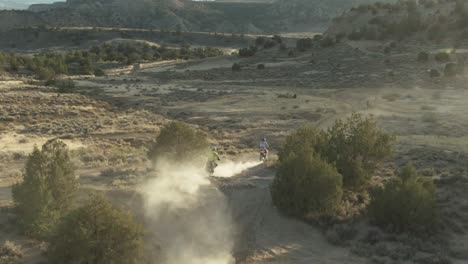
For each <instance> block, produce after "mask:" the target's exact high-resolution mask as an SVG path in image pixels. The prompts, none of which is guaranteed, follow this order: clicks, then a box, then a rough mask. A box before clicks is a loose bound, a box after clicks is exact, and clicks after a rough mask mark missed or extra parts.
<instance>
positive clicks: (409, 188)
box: [369, 165, 436, 233]
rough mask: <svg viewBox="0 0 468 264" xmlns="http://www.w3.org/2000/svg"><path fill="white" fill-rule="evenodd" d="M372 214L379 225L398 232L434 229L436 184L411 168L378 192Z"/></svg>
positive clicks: (370, 206) (373, 195)
mask: <svg viewBox="0 0 468 264" xmlns="http://www.w3.org/2000/svg"><path fill="white" fill-rule="evenodd" d="M369 214H370V217H371V218H372V219H373V221H374V222H375V223H376V224H377V225H379V226H382V227H384V228H388V229H391V230H393V231H396V232H416V233H419V232H424V231H428V230H432V228H433V227H434V225H435V223H436V197H435V185H434V184H433V182H432V181H431V180H429V179H424V178H422V177H420V176H419V175H418V174H417V172H416V169H415V168H414V167H413V166H411V165H407V166H406V167H405V168H404V169H403V170H402V171H401V172H400V174H399V175H398V177H397V178H396V179H393V180H391V181H389V182H388V183H386V184H385V186H384V187H383V188H378V189H376V190H374V192H373V193H372V201H371V204H370V205H369ZM432 231H433V230H432ZM432 231H431V232H432Z"/></svg>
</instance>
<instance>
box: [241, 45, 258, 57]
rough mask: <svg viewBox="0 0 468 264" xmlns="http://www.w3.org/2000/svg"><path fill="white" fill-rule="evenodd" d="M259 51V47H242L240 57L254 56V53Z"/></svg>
mask: <svg viewBox="0 0 468 264" xmlns="http://www.w3.org/2000/svg"><path fill="white" fill-rule="evenodd" d="M256 52H257V47H254V46H252V47H250V48H242V49H239V56H240V57H252V56H253V55H255V53H256Z"/></svg>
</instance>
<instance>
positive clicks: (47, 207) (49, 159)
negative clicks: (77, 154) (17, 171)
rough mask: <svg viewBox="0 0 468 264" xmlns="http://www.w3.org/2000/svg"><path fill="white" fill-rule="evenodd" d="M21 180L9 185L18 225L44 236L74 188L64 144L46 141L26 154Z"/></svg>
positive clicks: (69, 201)
mask: <svg viewBox="0 0 468 264" xmlns="http://www.w3.org/2000/svg"><path fill="white" fill-rule="evenodd" d="M23 178H24V179H23V182H21V183H18V184H16V185H14V186H13V189H12V193H13V201H14V202H15V212H16V214H17V216H18V220H17V223H18V225H19V227H20V228H21V229H22V230H23V231H24V232H25V233H27V234H30V235H33V236H37V237H44V236H47V235H48V234H50V231H51V229H52V228H53V227H54V225H55V224H56V223H57V221H58V220H59V219H60V218H61V217H62V216H63V215H64V214H65V213H66V212H67V210H68V209H69V208H70V205H71V203H72V198H73V196H74V193H75V191H76V190H77V188H78V181H77V179H76V177H75V171H74V166H73V164H72V162H71V159H70V156H69V153H68V148H67V146H66V145H65V143H63V142H62V141H60V140H55V139H54V140H50V141H48V142H46V143H45V144H44V145H43V146H42V149H41V150H39V149H38V148H35V149H34V151H33V152H32V153H31V154H30V155H29V157H28V159H27V161H26V166H25V172H24V174H23Z"/></svg>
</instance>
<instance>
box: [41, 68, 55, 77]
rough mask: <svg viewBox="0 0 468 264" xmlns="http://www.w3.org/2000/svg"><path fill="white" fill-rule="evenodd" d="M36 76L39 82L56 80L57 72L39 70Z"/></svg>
mask: <svg viewBox="0 0 468 264" xmlns="http://www.w3.org/2000/svg"><path fill="white" fill-rule="evenodd" d="M36 75H37V78H38V79H39V80H51V79H54V78H55V72H54V71H53V70H52V69H49V68H46V67H41V68H38V69H37V70H36Z"/></svg>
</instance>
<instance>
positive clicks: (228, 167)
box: [214, 161, 262, 177]
mask: <svg viewBox="0 0 468 264" xmlns="http://www.w3.org/2000/svg"><path fill="white" fill-rule="evenodd" d="M260 164H262V162H260V161H246V162H243V161H240V162H234V161H226V162H221V163H220V164H219V166H218V167H216V169H215V172H214V176H216V177H232V176H234V175H237V174H239V173H241V172H243V171H246V170H248V169H250V168H253V167H256V166H258V165H260Z"/></svg>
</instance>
